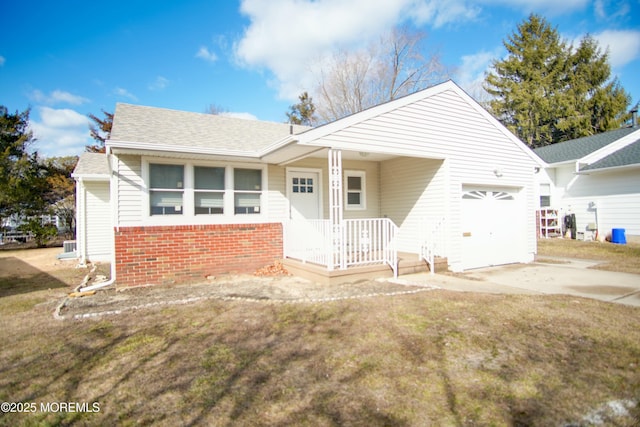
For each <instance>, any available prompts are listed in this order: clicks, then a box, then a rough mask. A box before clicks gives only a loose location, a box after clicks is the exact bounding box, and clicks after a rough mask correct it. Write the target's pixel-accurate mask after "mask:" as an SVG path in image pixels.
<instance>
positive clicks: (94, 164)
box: [72, 153, 109, 178]
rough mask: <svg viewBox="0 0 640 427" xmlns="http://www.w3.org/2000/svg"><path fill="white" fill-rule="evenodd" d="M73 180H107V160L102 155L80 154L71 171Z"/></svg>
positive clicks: (104, 155) (105, 156)
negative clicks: (88, 178) (91, 178)
mask: <svg viewBox="0 0 640 427" xmlns="http://www.w3.org/2000/svg"><path fill="white" fill-rule="evenodd" d="M72 176H73V177H74V178H87V177H93V178H105V177H106V178H108V177H109V160H108V159H107V155H106V154H104V153H82V154H80V158H79V159H78V164H76V167H75V169H74V170H73V174H72Z"/></svg>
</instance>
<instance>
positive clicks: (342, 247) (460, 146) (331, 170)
mask: <svg viewBox="0 0 640 427" xmlns="http://www.w3.org/2000/svg"><path fill="white" fill-rule="evenodd" d="M106 147H107V154H106V155H104V156H103V159H105V162H107V160H108V171H107V170H106V169H105V167H104V164H102V163H101V164H100V165H97V164H96V165H95V166H89V165H88V162H94V161H95V162H98V157H96V158H94V157H93V156H87V155H85V156H83V157H81V159H80V162H79V164H78V168H77V169H76V172H75V174H74V176H75V177H76V179H77V181H78V187H79V190H78V192H79V194H80V195H84V196H83V197H84V199H83V200H84V203H85V205H84V208H85V210H84V211H81V210H80V209H79V212H84V214H83V215H79V217H78V230H79V232H78V239H79V240H83V239H84V240H85V243H84V245H85V247H86V249H85V254H86V257H87V258H88V259H91V257H92V255H91V248H92V241H93V239H94V236H93V235H92V233H93V232H95V233H98V235H96V236H95V238H96V239H99V240H100V241H101V242H102V243H108V244H113V247H112V251H111V256H112V257H113V265H114V269H115V274H116V280H117V282H118V284H120V285H140V284H155V283H171V282H180V281H194V280H203V279H204V278H205V277H208V276H210V275H217V274H222V273H228V272H253V271H255V270H256V269H258V268H260V267H262V266H265V265H267V264H271V263H273V261H274V260H277V259H282V258H292V259H298V260H302V261H304V262H307V263H310V264H314V265H320V266H322V268H324V269H326V270H327V271H332V270H341V269H348V268H351V267H355V266H359V265H368V264H375V263H387V264H389V266H390V269H392V270H396V268H397V263H398V261H397V259H398V252H402V253H408V254H411V255H410V256H413V257H415V258H416V259H417V258H418V257H423V258H424V259H426V260H429V262H430V263H431V265H433V257H434V256H435V255H437V256H442V257H446V259H447V260H448V264H449V268H451V269H452V270H453V271H461V270H464V269H469V268H475V267H483V266H488V265H496V264H505V263H513V262H528V261H531V260H533V257H534V254H535V252H536V231H535V210H536V207H537V205H538V201H537V195H538V192H537V188H536V184H535V177H534V175H535V173H536V171H539V170H540V168H541V167H543V166H544V163H543V162H541V161H540V159H539V158H538V157H537V156H535V155H534V154H533V152H532V151H531V150H529V149H528V148H527V147H526V146H525V145H524V144H523V143H522V142H521V141H520V140H518V139H517V138H516V137H515V136H514V135H513V134H511V133H510V132H509V131H508V130H507V129H506V128H505V127H503V126H502V125H501V124H500V123H499V122H498V121H497V120H496V119H494V118H493V117H492V116H491V115H490V114H489V113H487V112H486V111H485V110H484V109H483V108H482V107H481V106H480V105H478V104H477V103H476V102H475V101H474V100H473V99H472V98H471V97H469V96H468V95H467V94H466V93H465V92H464V91H463V90H461V89H460V88H459V87H458V86H457V85H455V84H454V83H453V82H450V81H449V82H446V83H443V84H440V85H437V86H434V87H431V88H428V89H425V90H423V91H420V92H417V93H414V94H412V95H408V96H406V97H403V98H400V99H396V100H394V101H390V102H387V103H385V104H382V105H378V106H376V107H373V108H370V109H367V110H365V111H362V112H360V113H357V114H354V115H351V116H349V117H346V118H343V119H341V120H337V121H335V122H332V123H329V124H326V125H324V126H320V127H317V128H314V129H311V128H305V127H300V126H291V125H288V124H282V123H269V122H260V121H253V120H244V119H237V118H231V117H225V116H217V115H209V114H196V113H188V112H181V111H173V110H166V109H160V108H151V107H141V106H134V105H128V104H118V105H117V106H116V110H115V115H114V120H113V128H112V132H111V138H110V139H109V140H108V141H107V143H106ZM92 171H93V173H92ZM106 176H108V177H110V179H109V182H108V184H109V186H110V192H109V193H107V192H106V185H107V182H106V181H104V180H103V179H104V178H105V177H106ZM107 194H110V197H108V196H107ZM107 205H109V206H110V208H109V215H106V216H105V217H104V218H103V219H100V220H93V221H94V223H95V222H99V223H101V224H103V226H102V227H98V228H92V226H91V224H90V222H91V221H92V218H91V217H92V212H96V211H100V212H101V213H102V214H103V215H104V214H105V212H106V211H107V209H106V206H107ZM80 207H81V206H80V205H79V208H80ZM96 214H97V213H96ZM83 222H85V223H86V224H84V225H81V224H82V223H83ZM104 229H109V230H110V234H111V236H109V237H107V236H105V235H104V234H102V233H103V232H104ZM83 233H84V234H83Z"/></svg>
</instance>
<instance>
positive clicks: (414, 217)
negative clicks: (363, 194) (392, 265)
mask: <svg viewBox="0 0 640 427" xmlns="http://www.w3.org/2000/svg"><path fill="white" fill-rule="evenodd" d="M445 184H446V174H445V168H444V167H443V161H442V160H429V159H416V158H409V157H400V158H397V159H392V160H387V161H384V162H382V163H381V188H382V191H381V193H382V196H381V200H382V216H383V217H387V218H390V219H391V220H392V221H393V222H394V223H395V224H396V225H397V226H398V227H399V234H398V250H400V251H402V252H410V253H415V254H417V253H418V252H419V250H420V242H419V240H418V239H416V236H418V235H419V234H420V232H421V229H422V227H423V224H424V221H428V220H436V219H438V218H442V217H444V216H445V215H446V204H447V197H446V191H445V190H446V188H445Z"/></svg>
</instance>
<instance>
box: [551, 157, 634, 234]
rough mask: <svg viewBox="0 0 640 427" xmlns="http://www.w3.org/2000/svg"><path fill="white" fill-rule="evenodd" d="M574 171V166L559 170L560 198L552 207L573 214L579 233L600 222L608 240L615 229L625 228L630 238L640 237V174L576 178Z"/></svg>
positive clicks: (612, 172)
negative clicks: (608, 235)
mask: <svg viewBox="0 0 640 427" xmlns="http://www.w3.org/2000/svg"><path fill="white" fill-rule="evenodd" d="M573 170H574V169H573V165H571V166H565V167H559V168H557V170H556V174H555V176H556V183H555V194H556V195H557V196H556V197H555V199H554V201H553V203H552V207H554V208H557V209H562V211H563V213H568V212H571V213H574V214H575V215H576V223H577V230H578V231H585V230H586V227H587V225H588V224H589V223H596V222H597V224H598V228H599V231H600V233H602V234H604V235H605V236H606V235H607V234H610V233H611V229H613V228H624V229H625V232H626V234H628V235H640V171H639V170H637V169H635V170H633V169H630V170H626V171H624V170H622V171H614V170H612V171H607V172H596V173H591V174H590V175H576V174H575V173H573ZM592 203H595V207H594V206H593V204H592Z"/></svg>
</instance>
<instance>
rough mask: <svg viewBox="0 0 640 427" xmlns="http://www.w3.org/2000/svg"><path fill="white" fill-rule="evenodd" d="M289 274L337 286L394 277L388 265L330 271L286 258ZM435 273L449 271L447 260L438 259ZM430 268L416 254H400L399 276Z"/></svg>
mask: <svg viewBox="0 0 640 427" xmlns="http://www.w3.org/2000/svg"><path fill="white" fill-rule="evenodd" d="M282 264H283V266H284V267H285V268H286V269H287V271H289V273H291V274H293V275H295V276H300V277H304V278H305V279H308V280H311V281H313V282H316V283H321V284H327V285H330V284H331V285H335V284H341V283H353V282H357V281H360V280H375V279H379V278H384V277H393V271H392V270H391V268H390V267H389V266H388V265H386V264H375V265H366V266H357V267H349V268H347V269H346V270H333V271H329V270H327V268H326V267H324V266H321V265H317V264H313V263H309V262H307V263H303V262H302V261H299V260H296V259H291V258H286V259H284V260H283V261H282ZM435 265H436V268H435V272H436V273H442V272H445V271H447V270H448V260H447V258H439V257H438V258H436V261H435ZM428 271H429V267H428V265H427V263H426V262H425V261H424V260H420V259H419V258H418V256H417V255H416V254H406V253H400V254H398V275H399V276H401V275H403V274H413V273H426V272H428Z"/></svg>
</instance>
